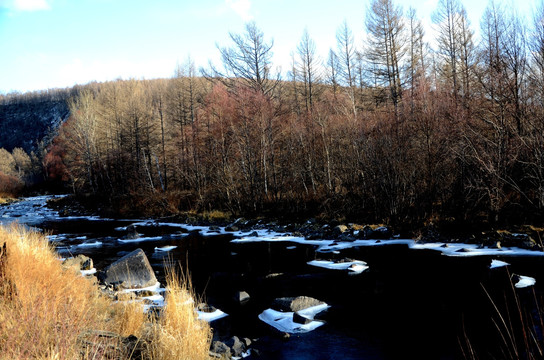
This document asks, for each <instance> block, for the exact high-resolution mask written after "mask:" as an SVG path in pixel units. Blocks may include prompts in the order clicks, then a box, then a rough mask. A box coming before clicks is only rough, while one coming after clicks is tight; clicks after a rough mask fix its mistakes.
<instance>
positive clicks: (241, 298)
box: [234, 291, 250, 305]
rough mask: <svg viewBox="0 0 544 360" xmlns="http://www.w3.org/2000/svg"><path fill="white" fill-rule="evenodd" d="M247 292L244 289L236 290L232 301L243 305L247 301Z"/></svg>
mask: <svg viewBox="0 0 544 360" xmlns="http://www.w3.org/2000/svg"><path fill="white" fill-rule="evenodd" d="M249 298H250V297H249V294H248V293H247V292H245V291H237V292H236V294H234V302H235V303H236V304H240V305H244V304H245V303H247V302H248V301H249Z"/></svg>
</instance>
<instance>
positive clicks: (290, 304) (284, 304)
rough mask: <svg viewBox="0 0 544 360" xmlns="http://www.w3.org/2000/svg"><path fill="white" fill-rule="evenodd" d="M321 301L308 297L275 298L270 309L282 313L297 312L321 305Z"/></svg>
mask: <svg viewBox="0 0 544 360" xmlns="http://www.w3.org/2000/svg"><path fill="white" fill-rule="evenodd" d="M323 304H325V303H324V302H323V301H320V300H317V299H314V298H311V297H309V296H298V297H283V298H277V299H275V300H274V302H273V303H272V309H274V310H278V311H284V312H289V311H292V312H297V311H300V310H304V309H307V308H309V307H312V306H317V305H323Z"/></svg>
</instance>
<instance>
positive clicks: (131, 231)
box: [124, 225, 140, 240]
mask: <svg viewBox="0 0 544 360" xmlns="http://www.w3.org/2000/svg"><path fill="white" fill-rule="evenodd" d="M139 237H140V234H139V233H138V232H137V231H136V226H134V225H129V226H127V234H126V235H125V236H124V239H127V240H132V239H137V238H139Z"/></svg>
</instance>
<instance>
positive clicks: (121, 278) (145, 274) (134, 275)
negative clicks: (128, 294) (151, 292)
mask: <svg viewBox="0 0 544 360" xmlns="http://www.w3.org/2000/svg"><path fill="white" fill-rule="evenodd" d="M100 280H101V281H102V282H104V283H105V284H107V285H109V284H112V285H115V284H117V285H119V284H121V285H122V286H123V287H125V288H128V289H137V288H145V287H148V286H152V285H155V284H156V283H157V278H156V277H155V273H154V272H153V269H152V268H151V265H150V264H149V260H148V259H147V256H146V255H145V253H144V251H143V250H142V249H136V250H134V251H133V252H131V253H130V254H127V255H125V256H123V257H122V258H120V259H119V260H117V261H116V262H114V263H112V264H111V265H110V266H108V267H107V268H106V269H105V270H104V272H103V273H102V274H101V276H100Z"/></svg>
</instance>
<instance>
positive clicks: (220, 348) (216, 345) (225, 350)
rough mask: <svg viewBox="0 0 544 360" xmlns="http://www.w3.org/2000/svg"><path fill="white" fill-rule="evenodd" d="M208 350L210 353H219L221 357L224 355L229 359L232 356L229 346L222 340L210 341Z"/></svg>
mask: <svg viewBox="0 0 544 360" xmlns="http://www.w3.org/2000/svg"><path fill="white" fill-rule="evenodd" d="M210 351H211V352H212V353H215V354H218V355H220V356H221V357H223V356H225V357H226V358H229V359H230V357H231V356H232V352H231V350H230V347H228V346H227V345H226V344H225V343H224V342H221V341H214V342H212V347H211V348H210Z"/></svg>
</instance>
